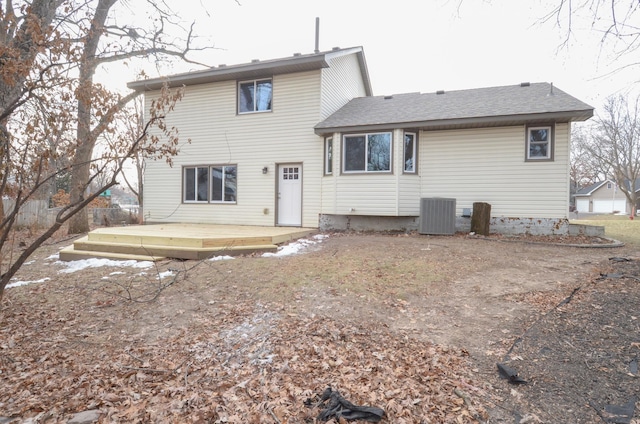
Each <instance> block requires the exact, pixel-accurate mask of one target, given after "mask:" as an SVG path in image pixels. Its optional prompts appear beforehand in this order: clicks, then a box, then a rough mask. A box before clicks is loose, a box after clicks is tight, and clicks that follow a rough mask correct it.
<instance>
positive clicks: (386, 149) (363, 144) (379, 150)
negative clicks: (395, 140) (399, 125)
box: [342, 133, 391, 172]
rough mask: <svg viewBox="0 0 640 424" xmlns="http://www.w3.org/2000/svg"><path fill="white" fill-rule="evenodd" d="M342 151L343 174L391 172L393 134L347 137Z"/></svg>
mask: <svg viewBox="0 0 640 424" xmlns="http://www.w3.org/2000/svg"><path fill="white" fill-rule="evenodd" d="M342 151H343V152H344V153H343V160H342V163H343V167H342V170H343V172H390V171H391V133H373V134H357V135H347V136H345V137H344V142H343V146H342Z"/></svg>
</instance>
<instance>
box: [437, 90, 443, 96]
mask: <svg viewBox="0 0 640 424" xmlns="http://www.w3.org/2000/svg"><path fill="white" fill-rule="evenodd" d="M436 94H437V95H440V94H444V90H438V91H436Z"/></svg>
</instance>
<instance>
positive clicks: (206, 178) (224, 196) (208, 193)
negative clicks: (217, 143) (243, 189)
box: [183, 165, 238, 203]
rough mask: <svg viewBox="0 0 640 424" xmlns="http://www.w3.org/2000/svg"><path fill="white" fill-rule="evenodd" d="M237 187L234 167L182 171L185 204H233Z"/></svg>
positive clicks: (199, 167) (194, 167)
mask: <svg viewBox="0 0 640 424" xmlns="http://www.w3.org/2000/svg"><path fill="white" fill-rule="evenodd" d="M237 186H238V184H237V166H236V165H211V166H192V167H185V168H184V171H183V193H184V195H183V200H184V202H185V203H235V202H236V193H237Z"/></svg>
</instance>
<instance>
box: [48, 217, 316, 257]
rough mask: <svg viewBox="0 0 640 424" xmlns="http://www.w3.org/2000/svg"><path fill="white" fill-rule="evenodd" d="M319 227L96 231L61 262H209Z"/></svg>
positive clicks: (181, 226) (135, 227) (184, 226)
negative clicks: (112, 259)
mask: <svg viewBox="0 0 640 424" xmlns="http://www.w3.org/2000/svg"><path fill="white" fill-rule="evenodd" d="M316 231H317V229H315V228H299V227H257V226H241V225H212V224H152V225H132V226H125V227H105V228H98V229H95V230H93V231H91V232H89V233H88V234H87V236H86V237H82V238H80V239H78V240H76V241H75V242H74V244H73V245H72V246H69V247H67V248H65V249H63V250H62V251H61V252H60V260H63V261H72V260H77V259H86V258H89V257H107V258H121V259H136V260H141V259H138V258H145V259H144V260H159V259H163V258H167V257H168V258H177V259H205V258H209V257H212V256H216V255H222V254H226V255H239V254H246V253H253V252H261V251H275V250H277V245H278V244H281V243H284V242H287V241H291V240H295V239H298V238H301V237H305V236H307V235H309V234H311V233H314V232H316Z"/></svg>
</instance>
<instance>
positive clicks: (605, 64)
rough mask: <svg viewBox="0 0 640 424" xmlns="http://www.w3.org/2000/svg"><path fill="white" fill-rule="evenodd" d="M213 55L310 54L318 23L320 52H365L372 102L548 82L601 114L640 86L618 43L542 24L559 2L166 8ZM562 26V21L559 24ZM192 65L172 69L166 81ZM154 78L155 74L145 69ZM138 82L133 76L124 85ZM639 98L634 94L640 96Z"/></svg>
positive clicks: (333, 1)
mask: <svg viewBox="0 0 640 424" xmlns="http://www.w3.org/2000/svg"><path fill="white" fill-rule="evenodd" d="M166 1H167V3H168V4H170V5H171V6H172V7H176V6H175V4H178V3H179V5H180V6H179V8H177V9H176V12H178V13H180V14H181V15H182V16H183V17H184V18H185V19H186V20H189V19H196V20H197V26H196V32H197V33H198V34H199V35H201V36H202V37H204V39H206V40H207V44H208V45H211V46H214V47H215V49H212V50H208V51H207V52H206V53H205V54H201V55H197V56H194V57H196V58H197V59H198V60H199V61H202V62H206V63H207V64H209V65H213V66H217V65H219V64H223V63H224V64H227V65H234V64H239V63H246V62H250V61H251V60H252V59H261V60H267V59H275V58H281V57H287V56H290V55H292V54H293V53H303V54H304V53H312V52H313V50H314V47H315V24H316V17H318V18H320V38H319V46H320V50H330V49H331V48H333V47H342V48H346V47H354V46H362V47H363V48H364V53H365V57H366V60H367V64H368V68H369V74H370V78H371V83H372V86H373V91H374V94H375V95H385V94H395V93H406V92H423V93H424V92H434V91H436V90H458V89H465V88H477V87H489V86H497V85H510V84H519V83H520V82H525V81H528V82H552V83H554V85H555V86H556V87H558V88H560V89H562V90H564V91H566V92H568V93H569V94H571V95H573V96H575V97H577V98H579V99H580V100H582V101H585V102H587V103H589V104H590V105H592V106H594V107H596V108H600V107H601V106H602V104H603V102H604V100H605V98H606V97H607V96H609V95H611V94H616V93H622V94H624V93H626V91H627V90H629V88H630V87H631V86H632V83H633V82H636V81H638V80H640V77H638V76H637V75H636V74H639V73H640V72H639V69H640V68H639V67H636V68H635V72H634V70H633V69H628V70H624V71H620V72H614V73H613V74H611V73H612V72H613V71H615V70H616V69H619V68H621V67H623V66H624V65H625V64H626V63H628V62H630V61H632V60H635V61H636V62H640V58H638V53H635V57H632V56H631V55H627V56H626V57H623V59H618V60H615V56H614V51H613V49H614V48H616V47H619V46H614V45H613V43H608V44H606V45H605V48H604V49H603V48H601V43H600V39H601V34H600V33H598V32H597V31H593V30H592V29H591V22H590V21H589V20H587V19H582V18H579V17H578V18H575V19H574V21H573V24H572V29H573V35H572V36H571V37H570V38H569V43H568V46H565V47H562V44H563V41H565V39H566V37H567V32H566V30H567V28H566V26H565V27H562V28H559V27H558V26H557V24H556V21H555V19H552V20H551V21H548V22H546V23H545V22H542V18H543V17H544V16H546V15H547V14H548V13H549V12H551V11H552V10H553V6H554V5H557V3H558V1H553V0H527V1H525V0H520V1H514V0H484V1H483V0H463V1H460V0H393V1H384V2H373V1H371V0H317V1H313V2H311V1H307V0H269V1H266V0H238V1H237V2H236V1H234V0H180V1H179V2H178V1H177V0H166ZM562 24H563V25H564V24H565V22H562ZM190 69H202V68H196V67H194V66H193V65H188V64H182V65H174V66H173V67H172V68H171V69H164V70H162V71H161V72H162V73H163V74H170V73H176V72H184V71H188V70H190ZM148 72H149V73H150V76H152V77H155V76H158V74H157V73H156V72H155V70H150V71H149V70H148ZM133 78H134V73H133V70H131V72H130V73H127V74H126V75H125V77H124V79H123V81H129V80H131V79H133ZM636 91H637V90H636Z"/></svg>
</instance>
